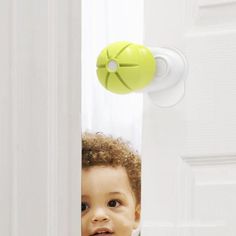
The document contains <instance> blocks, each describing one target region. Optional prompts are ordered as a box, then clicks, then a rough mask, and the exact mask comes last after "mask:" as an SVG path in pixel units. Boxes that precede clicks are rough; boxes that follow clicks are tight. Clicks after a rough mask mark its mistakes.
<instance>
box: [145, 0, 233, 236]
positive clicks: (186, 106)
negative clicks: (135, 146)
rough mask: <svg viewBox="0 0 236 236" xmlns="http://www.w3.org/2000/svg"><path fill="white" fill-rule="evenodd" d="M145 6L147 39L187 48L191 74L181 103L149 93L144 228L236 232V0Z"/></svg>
mask: <svg viewBox="0 0 236 236" xmlns="http://www.w3.org/2000/svg"><path fill="white" fill-rule="evenodd" d="M170 6H171V7H170ZM144 7H145V17H144V28H145V30H144V32H145V44H146V45H148V46H152V47H159V46H166V47H174V48H178V49H179V50H181V51H182V52H183V53H184V54H185V56H186V57H187V61H188V63H189V75H188V77H187V80H186V87H185V97H184V99H183V100H182V101H181V102H180V103H178V104H177V105H176V106H174V107H169V108H159V107H157V106H154V105H153V104H152V101H151V100H150V99H149V98H148V96H145V99H144V117H143V234H144V235H150V234H154V233H155V234H157V232H158V233H160V234H162V235H176V234H179V235H181V236H182V235H188V236H189V235H194V236H213V235H214V236H216V235H217V236H218V235H219V236H220V235H227V236H233V235H235V234H236V227H235V226H234V219H235V218H236V213H235V212H236V211H235V210H236V209H235V208H236V203H235V202H234V200H233V199H235V198H236V185H235V184H236V181H235V174H234V173H235V168H236V158H235V157H236V145H235V144H236V104H235V103H236V80H235V78H236V67H235V61H236V44H235V42H236V14H235V12H236V1H223V0H222V1H219V0H218V1H217V0H211V1H210V0H208V1H207V0H201V1H193V0H192V1H185V0H178V1H175V2H173V1H170V0H169V1H168V0H167V1H154V0H148V1H145V3H144Z"/></svg>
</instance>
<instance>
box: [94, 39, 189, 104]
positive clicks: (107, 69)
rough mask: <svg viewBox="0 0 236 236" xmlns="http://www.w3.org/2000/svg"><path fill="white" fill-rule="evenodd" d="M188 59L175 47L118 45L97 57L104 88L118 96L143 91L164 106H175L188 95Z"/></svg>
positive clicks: (156, 102)
mask: <svg viewBox="0 0 236 236" xmlns="http://www.w3.org/2000/svg"><path fill="white" fill-rule="evenodd" d="M187 68H188V66H187V60H186V58H185V56H184V55H183V53H181V52H180V51H179V50H177V49H171V48H147V47H145V46H143V45H138V44H134V43H130V42H116V43H112V44H110V45H108V46H107V47H106V48H104V49H103V50H102V51H101V53H100V54H99V56H98V58H97V76H98V79H99V81H100V83H101V84H102V86H103V87H104V88H105V89H107V90H109V91H110V92H113V93H116V94H128V93H131V92H143V93H146V94H148V95H149V97H150V98H151V99H152V100H153V102H154V103H155V104H157V105H160V106H171V105H174V104H175V103H177V102H178V101H179V100H180V99H181V98H182V97H183V95H184V81H185V78H186V76H187Z"/></svg>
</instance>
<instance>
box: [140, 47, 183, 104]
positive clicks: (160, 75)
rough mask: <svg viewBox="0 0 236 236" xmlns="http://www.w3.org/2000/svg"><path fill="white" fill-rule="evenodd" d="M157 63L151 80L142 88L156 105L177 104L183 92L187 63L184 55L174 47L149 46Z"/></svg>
mask: <svg viewBox="0 0 236 236" xmlns="http://www.w3.org/2000/svg"><path fill="white" fill-rule="evenodd" d="M150 50H151V52H152V53H153V55H154V58H155V60H156V65H157V73H156V75H155V78H154V79H153V81H152V82H151V83H150V84H149V85H148V86H147V87H146V88H144V89H143V90H142V92H145V93H147V94H148V95H149V97H150V99H151V100H152V101H153V102H154V103H155V104H156V105H158V106H161V107H170V106H173V105H175V104H177V103H178V102H179V101H180V100H181V99H182V98H183V97H184V93H185V79H186V77H187V72H188V65H187V61H186V59H185V56H184V55H183V54H182V53H181V52H180V51H179V50H176V49H169V48H150Z"/></svg>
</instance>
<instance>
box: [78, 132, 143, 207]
mask: <svg viewBox="0 0 236 236" xmlns="http://www.w3.org/2000/svg"><path fill="white" fill-rule="evenodd" d="M93 166H111V167H114V168H115V167H119V166H121V167H124V168H125V170H126V172H127V175H128V178H129V181H130V185H131V188H132V190H133V192H134V194H135V197H136V200H137V203H140V202H141V160H140V156H139V155H138V153H137V152H135V151H134V150H133V149H132V148H131V147H130V145H129V144H128V143H127V142H124V141H123V140H122V139H120V138H118V139H115V138H113V137H111V136H105V135H104V134H102V133H87V132H86V133H84V134H83V136H82V168H83V169H87V168H90V167H93Z"/></svg>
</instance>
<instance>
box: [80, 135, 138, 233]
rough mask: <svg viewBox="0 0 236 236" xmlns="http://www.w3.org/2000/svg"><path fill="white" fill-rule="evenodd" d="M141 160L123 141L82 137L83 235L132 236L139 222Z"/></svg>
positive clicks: (98, 137) (96, 136)
mask: <svg viewBox="0 0 236 236" xmlns="http://www.w3.org/2000/svg"><path fill="white" fill-rule="evenodd" d="M140 203H141V161H140V158H139V156H138V154H136V153H135V152H134V151H132V150H131V148H130V147H129V146H128V144H126V143H125V142H123V141H122V140H120V139H114V138H112V137H107V136H105V135H103V134H100V133H96V134H91V133H85V134H84V135H83V137H82V203H81V211H82V212H81V217H82V218H81V224H82V236H95V235H99V236H108V235H111V236H131V235H132V232H133V230H135V229H137V227H138V225H139V222H140V209H141V207H140Z"/></svg>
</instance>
